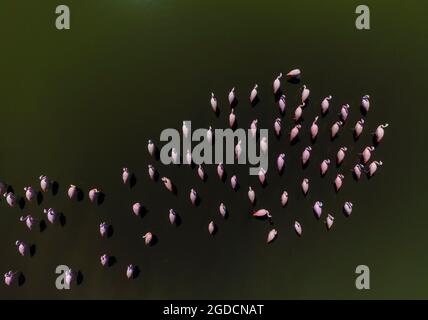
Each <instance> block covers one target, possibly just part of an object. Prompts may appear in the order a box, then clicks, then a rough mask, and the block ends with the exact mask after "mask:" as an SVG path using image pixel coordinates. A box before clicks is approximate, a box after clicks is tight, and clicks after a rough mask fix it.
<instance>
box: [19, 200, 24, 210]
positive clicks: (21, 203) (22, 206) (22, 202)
mask: <svg viewBox="0 0 428 320" xmlns="http://www.w3.org/2000/svg"><path fill="white" fill-rule="evenodd" d="M18 206H19V209H21V210H24V208H25V199H24V197H20V198H19V200H18Z"/></svg>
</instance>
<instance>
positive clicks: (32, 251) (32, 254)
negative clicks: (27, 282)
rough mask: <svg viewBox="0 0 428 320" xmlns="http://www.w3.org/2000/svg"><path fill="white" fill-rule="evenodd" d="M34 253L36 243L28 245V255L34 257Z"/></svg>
mask: <svg viewBox="0 0 428 320" xmlns="http://www.w3.org/2000/svg"><path fill="white" fill-rule="evenodd" d="M35 254H36V245H35V244H32V245H31V246H30V257H34V255H35Z"/></svg>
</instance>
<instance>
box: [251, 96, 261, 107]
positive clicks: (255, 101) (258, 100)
mask: <svg viewBox="0 0 428 320" xmlns="http://www.w3.org/2000/svg"><path fill="white" fill-rule="evenodd" d="M259 102H260V98H259V96H256V97H255V98H254V100H253V101H252V102H251V106H252V107H253V108H254V107H255V106H257V104H258V103H259Z"/></svg>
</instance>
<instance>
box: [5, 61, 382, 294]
mask: <svg viewBox="0 0 428 320" xmlns="http://www.w3.org/2000/svg"><path fill="white" fill-rule="evenodd" d="M282 76H283V75H282V73H280V74H279V75H278V77H276V78H275V80H274V81H273V94H274V95H275V96H276V97H277V99H276V100H277V102H278V107H279V113H280V115H281V116H284V114H285V111H286V106H287V98H286V96H285V95H284V94H282V90H281V79H282ZM286 76H287V77H288V78H289V79H296V80H300V76H301V71H300V70H299V69H294V70H292V71H290V72H288V73H287V74H286ZM257 89H258V85H257V84H256V85H255V86H254V88H253V89H252V90H251V92H250V96H249V101H250V103H253V102H254V101H255V100H256V99H258V92H257ZM309 96H310V89H309V88H308V87H307V86H305V85H304V86H303V88H302V90H301V98H300V99H299V100H300V102H301V104H300V105H299V106H298V107H297V108H296V109H295V112H294V121H295V125H294V126H293V128H292V129H291V131H290V132H289V140H290V142H291V143H292V142H293V141H295V140H296V139H298V136H299V133H300V131H301V130H302V125H301V119H302V114H303V111H304V109H305V107H307V101H308V98H309ZM236 99H237V97H236V91H235V88H233V89H232V90H231V91H230V92H229V94H228V103H229V106H230V107H231V111H230V115H229V125H230V127H231V128H232V129H233V128H235V125H236V115H235V112H234V106H235V102H236ZM331 99H332V96H331V95H329V96H326V97H325V98H324V99H323V100H322V101H321V104H320V107H321V108H320V115H319V116H316V117H315V119H314V120H313V122H312V124H311V126H310V137H311V139H312V142H314V141H315V140H316V138H317V135H318V131H319V128H318V124H317V122H318V121H319V120H320V117H322V116H324V115H326V114H327V113H328V111H329V107H330V101H331ZM210 105H211V108H212V110H213V112H214V113H216V114H218V112H219V106H218V101H217V98H216V96H215V94H214V93H211V98H210ZM369 108H370V97H369V96H368V95H364V96H363V97H362V98H361V105H360V110H361V113H362V117H361V118H360V120H358V121H357V122H356V123H355V126H354V127H353V135H354V139H356V140H357V139H359V137H360V136H361V134H362V133H363V131H364V124H365V121H364V116H365V115H366V114H367V113H368V111H369ZM349 112H350V106H349V105H348V104H344V105H342V106H341V108H340V112H339V113H338V119H337V121H335V122H334V123H333V125H332V126H331V129H330V138H331V139H332V140H334V139H335V138H336V137H337V136H338V133H339V131H340V130H341V129H342V128H343V127H344V125H345V123H346V121H347V118H348V115H349ZM387 126H388V124H380V125H378V126H377V128H376V129H375V131H374V132H373V133H372V134H373V145H371V146H367V147H365V148H364V150H362V152H361V154H359V156H360V161H358V163H356V164H355V166H354V167H353V169H352V175H353V177H354V179H356V180H359V179H360V178H361V177H362V176H363V175H367V176H368V177H369V178H370V177H372V176H373V175H375V173H376V172H377V170H378V169H379V167H380V166H382V161H378V160H371V159H372V155H373V153H374V151H375V148H376V147H377V146H378V144H379V143H380V142H381V140H382V139H383V137H384V133H385V128H386V127H387ZM250 129H251V130H250V131H251V133H252V134H256V133H257V130H258V128H257V120H254V121H252V122H251V124H250ZM273 129H274V132H275V134H276V135H277V136H278V137H279V136H280V135H281V130H282V124H281V118H280V117H278V118H276V119H275V121H274V124H273ZM186 130H187V128H186V127H185V125H183V133H185V131H186ZM212 134H213V133H212V129H211V128H210V130H208V131H207V139H208V141H210V142H212ZM147 149H148V152H149V154H150V155H151V156H152V157H153V158H155V159H156V158H157V156H156V155H157V152H158V150H159V149H158V148H157V146H156V145H155V143H154V142H153V140H149V141H148V145H147ZM260 149H261V150H263V149H267V141H265V140H264V139H260ZM234 151H235V155H236V157H237V158H238V157H239V155H240V152H241V146H240V143H237V144H236V146H235V150H234ZM311 151H312V147H311V146H308V147H306V148H305V149H304V150H303V152H302V155H301V162H302V165H303V166H305V165H306V164H307V163H308V162H309V159H310V157H311ZM346 155H347V147H346V146H343V147H341V148H340V149H339V150H338V151H337V154H336V159H335V161H336V164H337V166H338V167H340V165H341V164H342V162H343V160H344V158H345V157H346ZM174 156H175V157H177V155H174V154H173V155H172V157H174ZM186 156H187V162H188V164H191V163H192V161H191V156H189V154H187V155H186ZM285 159H286V156H285V154H284V153H281V154H279V155H278V156H277V158H276V169H277V171H278V173H280V174H281V173H282V172H283V170H284V167H285V161H286V160H285ZM174 162H175V161H174ZM331 162H332V160H331V159H324V160H323V161H322V162H321V164H320V176H321V177H324V176H325V175H326V173H327V171H328V170H329V166H330V164H331ZM196 171H197V175H198V176H199V178H200V179H202V180H203V181H206V179H207V175H206V173H205V170H204V167H203V166H202V165H199V166H198V168H197V170H196ZM225 173H226V167H225V165H224V164H223V163H220V164H218V165H217V175H218V178H219V179H220V180H222V181H224V180H225V179H226V178H225V177H226V174H225ZM132 175H133V174H132V172H131V171H130V170H129V169H128V168H123V169H122V171H121V178H122V182H123V184H130V183H131V179H132ZM148 175H149V177H150V179H151V180H154V181H156V180H158V177H159V173H158V171H157V169H156V168H155V167H154V166H153V165H152V164H149V165H148ZM266 175H267V172H266V171H265V170H263V169H260V171H259V173H258V180H259V182H260V184H261V185H264V184H265V183H266ZM161 181H162V182H163V184H164V186H165V188H166V189H167V190H168V191H169V192H173V193H175V192H176V185H175V184H174V183H173V181H171V179H170V178H168V177H161ZM343 181H344V175H343V174H341V173H338V174H337V175H336V178H335V179H334V181H333V182H332V184H333V187H334V189H335V191H336V192H339V191H340V189H341V187H342V184H343ZM39 183H40V192H42V193H43V192H48V191H49V189H50V188H52V181H51V180H50V179H49V178H48V176H46V175H42V176H40V177H39ZM230 184H231V187H232V189H236V188H237V186H238V178H237V176H236V175H233V176H232V177H231V178H230ZM309 188H310V181H309V179H308V178H304V179H303V181H302V182H301V190H302V193H303V194H304V195H307V194H308V192H309ZM38 192H39V191H37V190H36V189H34V188H33V187H31V186H28V187H25V188H24V193H25V194H24V196H23V197H22V198H21V199H22V201H28V202H32V201H35V199H36V198H37V195H38ZM82 192H83V191H82V190H81V189H80V188H79V187H77V186H76V185H73V184H71V185H70V186H69V188H68V190H67V196H68V198H69V199H70V200H76V199H77V198H78V197H79V194H81V193H82ZM0 194H3V195H4V198H5V199H6V203H7V204H8V206H10V207H14V206H15V205H17V203H18V199H19V198H18V197H17V195H15V193H14V191H13V189H12V190H11V189H9V188H8V187H7V185H6V184H5V183H2V182H0ZM102 197H103V193H102V191H101V190H100V189H98V188H93V189H91V190H89V191H88V198H89V201H90V202H92V203H97V202H99V201H100V200H101V198H102ZM189 198H190V202H191V203H192V205H195V206H196V205H197V203H198V201H199V195H198V192H197V191H196V190H195V189H193V188H192V189H191V190H190V192H189ZM248 200H249V202H250V204H251V206H252V207H253V208H254V207H255V205H256V192H255V190H254V189H253V188H252V187H251V186H249V187H248ZM287 203H288V192H287V191H284V192H283V193H282V195H281V197H280V204H281V206H282V207H285V206H286V205H287ZM352 209H353V203H352V202H350V201H347V202H345V203H344V204H343V213H344V214H345V215H347V216H349V215H351V213H352ZM143 210H144V205H143V204H142V203H140V202H136V203H134V204H133V205H132V212H133V213H134V214H135V215H136V216H140V215H141V214H142V212H143ZM218 211H219V213H220V215H221V216H222V217H224V218H225V217H227V215H228V210H227V207H226V205H225V204H224V203H221V204H220V206H219V208H218ZM43 212H44V214H45V215H46V218H47V221H48V222H49V223H51V224H54V223H57V221H58V220H59V219H60V215H59V214H58V212H57V211H56V210H55V209H54V208H48V209H44V211H43ZM313 212H314V215H315V218H316V219H321V216H322V213H323V202H322V201H320V200H319V201H316V202H315V203H314V205H313ZM252 215H253V216H254V217H256V218H265V219H268V220H271V218H272V214H271V213H270V211H269V210H268V209H266V208H257V209H254V210H253V212H252ZM178 218H179V217H178V214H177V213H176V211H175V210H174V209H170V210H169V212H168V220H169V222H170V223H171V224H172V225H174V224H177V221H178ZM19 220H20V221H21V222H23V223H25V225H26V227H27V228H28V229H29V230H33V229H34V227H35V225H36V224H37V223H40V222H41V221H40V220H37V219H36V218H34V217H33V216H32V215H31V214H28V215H26V216H21V217H20V218H19ZM333 223H334V215H333V214H331V213H328V214H327V217H326V219H325V225H326V229H327V230H330V229H331V228H332V226H333ZM293 227H294V230H295V232H296V234H297V235H298V236H302V233H303V227H302V225H301V224H300V223H299V222H298V221H295V222H294V226H293ZM110 228H111V226H110V225H109V224H107V223H106V222H102V223H100V225H99V232H100V235H101V237H107V236H108V234H109V230H110ZM217 228H218V227H217V225H216V223H215V222H214V221H210V222H209V223H208V226H207V229H208V232H209V234H211V235H215V234H216V231H217ZM278 234H279V232H278V230H276V229H275V228H273V229H271V230H270V231H269V232H268V234H267V236H266V243H267V244H270V243H272V242H273V241H274V240H275V239H276V238H277V237H278ZM142 237H143V238H144V243H145V244H146V245H152V244H153V241H154V240H155V238H156V236H155V234H154V233H152V232H147V233H145V234H144V235H143V236H142ZM15 245H16V248H17V251H18V253H19V254H20V255H22V256H25V255H29V254H31V252H30V251H31V249H30V245H29V244H27V243H26V242H24V241H21V240H17V241H16V242H15ZM112 258H113V256H109V255H108V254H102V255H101V256H100V263H101V265H102V266H104V267H106V266H109V265H111V263H112ZM137 273H138V266H136V265H133V264H129V265H127V266H126V272H125V274H126V277H127V278H128V279H132V278H135V277H136V274H137ZM20 275H21V273H20V272H18V271H13V270H10V271H8V272H6V273H5V274H4V283H5V284H6V285H7V286H10V285H12V284H13V283H14V282H16V279H17V278H18V277H19V276H20ZM75 279H76V274H75V273H74V271H73V270H71V269H70V270H68V271H67V272H66V274H65V283H67V284H68V285H70V284H71V283H72V282H73V281H74V280H75Z"/></svg>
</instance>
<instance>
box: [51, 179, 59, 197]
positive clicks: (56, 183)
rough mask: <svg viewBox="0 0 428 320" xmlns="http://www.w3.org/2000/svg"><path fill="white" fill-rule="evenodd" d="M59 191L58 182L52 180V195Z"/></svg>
mask: <svg viewBox="0 0 428 320" xmlns="http://www.w3.org/2000/svg"><path fill="white" fill-rule="evenodd" d="M58 191H59V183H58V182H57V181H53V182H52V195H54V196H56V195H57V194H58Z"/></svg>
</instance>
